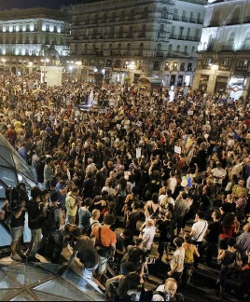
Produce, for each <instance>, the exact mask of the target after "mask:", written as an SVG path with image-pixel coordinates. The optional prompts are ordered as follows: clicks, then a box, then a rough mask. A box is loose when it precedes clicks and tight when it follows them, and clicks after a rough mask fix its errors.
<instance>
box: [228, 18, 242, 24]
mask: <svg viewBox="0 0 250 302" xmlns="http://www.w3.org/2000/svg"><path fill="white" fill-rule="evenodd" d="M240 23H241V21H240V18H232V19H231V20H228V21H227V23H226V25H235V24H240Z"/></svg>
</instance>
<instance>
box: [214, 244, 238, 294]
mask: <svg viewBox="0 0 250 302" xmlns="http://www.w3.org/2000/svg"><path fill="white" fill-rule="evenodd" d="M235 245H236V240H235V238H229V239H228V240H227V246H228V247H227V249H225V250H222V249H220V250H219V254H218V256H217V259H218V261H220V262H221V268H220V273H219V279H218V280H217V284H219V285H220V297H221V298H224V292H225V288H226V279H227V277H228V275H229V273H230V271H231V272H232V271H233V267H232V265H233V264H234V262H235V259H236V248H235Z"/></svg>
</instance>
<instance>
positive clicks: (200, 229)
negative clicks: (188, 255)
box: [189, 211, 208, 269]
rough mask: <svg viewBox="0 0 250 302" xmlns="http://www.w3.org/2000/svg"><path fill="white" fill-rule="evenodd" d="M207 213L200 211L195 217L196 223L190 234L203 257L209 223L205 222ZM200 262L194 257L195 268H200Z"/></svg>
mask: <svg viewBox="0 0 250 302" xmlns="http://www.w3.org/2000/svg"><path fill="white" fill-rule="evenodd" d="M204 217H205V213H204V212H202V211H198V212H197V214H196V215H195V223H194V224H193V225H192V227H191V232H190V233H189V235H190V236H192V240H193V242H194V243H195V245H196V246H197V247H198V252H199V254H200V255H201V249H202V243H203V239H204V236H205V234H206V231H207V228H208V223H207V221H206V220H204ZM198 260H199V258H198V257H196V255H194V268H195V269H197V268H198Z"/></svg>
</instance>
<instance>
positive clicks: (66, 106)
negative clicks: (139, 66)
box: [0, 76, 250, 301]
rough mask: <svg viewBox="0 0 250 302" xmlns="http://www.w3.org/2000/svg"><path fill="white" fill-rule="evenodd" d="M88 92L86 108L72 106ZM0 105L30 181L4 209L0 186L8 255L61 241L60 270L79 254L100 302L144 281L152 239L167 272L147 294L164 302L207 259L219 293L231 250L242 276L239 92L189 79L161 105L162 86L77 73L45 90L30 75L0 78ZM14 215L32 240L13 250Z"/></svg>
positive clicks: (48, 253)
mask: <svg viewBox="0 0 250 302" xmlns="http://www.w3.org/2000/svg"><path fill="white" fill-rule="evenodd" d="M90 98H91V105H93V104H94V105H95V106H90V107H88V106H87V107H85V109H88V110H85V111H84V110H81V109H80V108H79V106H78V105H79V104H81V103H85V104H89V103H90ZM0 103H1V107H0V108H1V109H0V131H1V134H2V135H3V136H5V138H6V139H7V140H8V141H9V142H10V143H11V144H12V145H13V147H14V148H16V150H17V151H18V153H19V154H20V156H21V157H22V158H23V160H25V161H26V162H27V164H28V165H30V167H31V168H32V169H33V172H34V176H35V178H36V181H37V184H38V185H37V186H36V187H34V188H32V189H31V191H30V199H29V201H28V202H27V201H26V202H25V200H21V201H20V202H19V204H18V207H17V208H15V209H12V208H11V200H10V199H11V197H10V196H11V194H6V202H5V203H4V205H3V207H2V210H4V211H5V212H6V215H5V223H6V225H8V226H9V228H10V232H11V236H12V244H11V257H12V259H14V260H16V261H22V260H23V259H28V260H29V261H39V259H38V258H36V254H37V253H38V252H39V253H41V254H42V255H44V256H45V257H47V259H48V260H49V261H51V262H53V263H56V262H57V261H58V259H59V258H60V255H61V252H62V249H63V247H64V244H65V242H68V243H69V245H70V246H71V247H72V257H71V259H70V261H69V266H71V265H72V263H73V261H74V260H75V259H76V258H77V259H79V261H80V262H81V264H82V265H83V277H84V278H85V279H93V278H95V279H98V280H100V281H101V282H106V292H105V295H106V297H107V298H108V299H111V298H112V297H111V296H112V295H111V292H112V290H111V288H113V287H115V286H114V284H118V285H117V286H116V295H118V296H119V298H120V299H121V300H122V299H127V293H128V290H129V289H130V288H128V287H129V285H128V284H130V283H131V284H132V283H134V284H139V283H141V284H143V283H144V280H145V278H146V276H147V274H148V264H149V263H150V261H151V260H150V257H149V256H150V253H151V250H152V246H153V244H154V242H155V241H157V244H158V254H159V257H158V259H156V261H163V258H164V262H165V263H168V264H169V269H168V270H167V272H166V282H165V285H161V286H160V287H159V288H158V289H157V291H156V292H154V293H153V296H152V299H153V300H157V301H161V300H162V301H168V300H166V296H168V297H172V296H173V295H175V292H176V291H177V287H178V286H180V287H186V286H188V284H189V281H190V278H191V276H192V274H193V272H194V271H195V270H198V269H199V262H200V261H201V259H203V260H202V261H205V262H206V264H207V265H208V266H212V265H213V261H212V260H213V259H214V258H217V259H218V261H220V262H221V270H220V274H219V276H218V284H219V286H220V295H221V296H223V294H224V291H225V288H226V279H227V277H228V276H229V275H230V272H231V271H233V270H234V263H235V262H236V258H237V257H236V256H238V254H240V256H241V261H242V267H245V271H249V272H250V270H249V258H250V224H249V223H250V206H249V191H250V152H249V148H250V129H249V124H250V107H249V103H248V102H247V101H246V100H245V99H244V98H240V99H239V100H233V99H232V98H231V97H229V95H228V94H226V93H225V94H217V95H207V94H201V93H199V92H198V91H195V90H193V89H192V87H190V88H189V89H188V90H187V92H186V94H185V95H184V94H183V93H182V94H180V93H179V94H178V97H176V98H175V99H174V100H173V101H170V100H169V94H168V91H167V90H164V89H163V88H161V89H159V90H157V91H152V92H148V93H146V94H145V93H143V94H141V92H140V89H139V86H138V85H131V87H124V86H123V85H121V84H109V85H107V84H103V86H102V87H98V86H96V85H95V84H93V83H87V82H83V83H80V82H78V81H75V82H71V83H69V82H65V83H64V85H63V86H61V87H47V86H46V85H42V84H40V82H39V79H36V77H28V76H27V77H16V76H10V77H9V78H6V77H5V78H4V81H2V82H1V84H0ZM104 105H105V107H104ZM25 212H28V223H29V228H30V229H31V234H32V240H31V243H30V247H29V249H28V251H26V252H25V253H23V251H20V248H19V243H20V240H21V237H22V233H23V227H24V219H25ZM118 217H119V219H118ZM141 220H142V223H140V221H141ZM190 220H191V221H192V223H191V224H192V225H191V230H188V229H187V222H188V221H190ZM118 226H119V227H122V228H123V229H124V231H123V233H118V232H116V231H115V230H116V228H117V227H118ZM172 249H174V251H173V252H172ZM108 261H114V262H116V263H117V264H118V271H119V275H118V276H116V277H114V278H111V279H108V280H107V281H106V280H105V281H103V280H104V278H103V276H104V274H105V272H106V269H107V263H108ZM152 265H153V264H152ZM246 268H248V270H247V269H246ZM249 272H248V274H247V273H245V277H244V279H243V282H242V286H241V288H240V291H239V293H240V294H241V295H244V294H247V291H248V288H247V286H245V283H244V282H246V281H245V280H248V282H249V275H250V274H249ZM129 278H130V279H129ZM133 278H134V279H133ZM132 279H133V280H134V282H132V281H131V280H132ZM124 280H130V281H127V283H126V285H124V284H125V282H124ZM135 280H136V281H135ZM163 281H164V280H163ZM134 284H133V286H130V287H133V288H134V287H135V285H134ZM246 284H247V283H246ZM171 287H174V289H173V290H172V291H173V292H174V294H173V293H172V292H171ZM169 288H170V289H169ZM159 292H163V293H164V294H165V296H162V295H161V294H160V293H159ZM125 296H126V297H125ZM180 296H181V295H180ZM176 297H179V296H178V295H176ZM169 299H170V298H169Z"/></svg>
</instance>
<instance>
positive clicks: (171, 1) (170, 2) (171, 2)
mask: <svg viewBox="0 0 250 302" xmlns="http://www.w3.org/2000/svg"><path fill="white" fill-rule="evenodd" d="M165 3H166V4H167V5H175V0H166V1H165Z"/></svg>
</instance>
